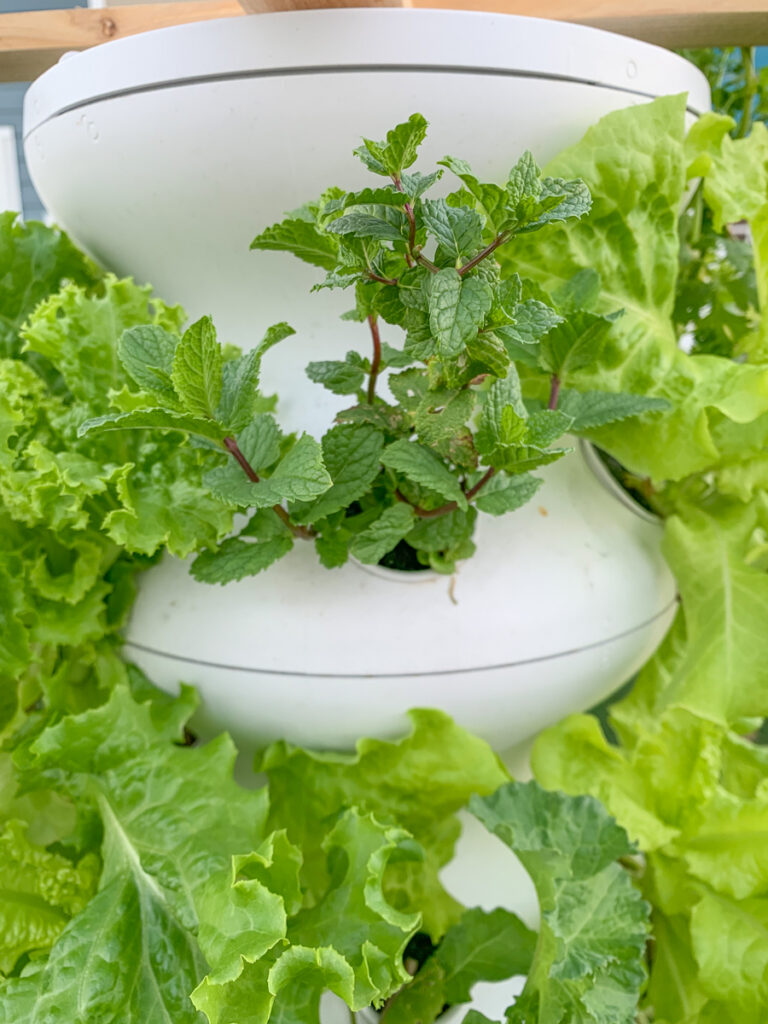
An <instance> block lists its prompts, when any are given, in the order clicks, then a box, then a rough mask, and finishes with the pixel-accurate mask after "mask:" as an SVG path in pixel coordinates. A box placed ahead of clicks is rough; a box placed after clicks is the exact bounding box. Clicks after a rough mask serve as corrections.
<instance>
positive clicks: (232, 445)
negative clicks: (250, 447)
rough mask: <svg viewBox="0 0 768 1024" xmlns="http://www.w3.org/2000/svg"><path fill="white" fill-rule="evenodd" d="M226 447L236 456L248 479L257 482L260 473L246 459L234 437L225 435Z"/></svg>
mask: <svg viewBox="0 0 768 1024" xmlns="http://www.w3.org/2000/svg"><path fill="white" fill-rule="evenodd" d="M224 447H225V448H226V449H227V451H228V452H229V454H230V455H232V456H234V458H235V460H236V461H237V462H238V463H239V464H240V468H241V469H242V470H243V472H244V473H245V475H246V476H247V477H248V479H249V480H251V481H252V482H253V483H255V484H257V483H258V482H259V475H258V473H257V472H256V470H255V469H254V468H253V466H252V465H251V464H250V462H249V461H248V459H246V457H245V456H244V455H243V453H242V452H241V451H240V448H239V446H238V444H237V441H236V440H235V439H234V437H225V438H224Z"/></svg>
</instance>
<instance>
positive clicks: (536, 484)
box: [475, 473, 544, 516]
mask: <svg viewBox="0 0 768 1024" xmlns="http://www.w3.org/2000/svg"><path fill="white" fill-rule="evenodd" d="M543 482H544V481H543V480H542V479H541V478H540V477H535V476H531V475H530V474H529V473H520V474H517V475H515V476H507V475H506V474H505V473H497V474H496V475H495V476H493V477H491V479H490V480H489V481H488V483H487V484H484V485H483V487H482V489H481V490H480V491H479V492H478V494H477V497H476V498H475V505H476V506H477V507H478V508H479V509H480V511H481V512H487V513H488V514H489V515H492V516H502V515H504V514H505V513H506V512H513V511H514V510H515V509H518V508H522V506H523V505H525V504H527V503H528V502H529V501H530V500H531V498H532V497H533V496H534V494H536V492H537V491H538V489H539V488H540V487H541V485H542V483H543Z"/></svg>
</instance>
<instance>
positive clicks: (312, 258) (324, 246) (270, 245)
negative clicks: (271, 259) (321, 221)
mask: <svg viewBox="0 0 768 1024" xmlns="http://www.w3.org/2000/svg"><path fill="white" fill-rule="evenodd" d="M251 249H265V250H270V251H275V250H276V251H278V252H290V253H292V254H293V255H294V256H298V258H299V259H300V260H303V261H304V262H305V263H311V264H312V265H313V266H315V267H322V268H323V270H333V269H334V268H335V266H336V258H337V254H338V241H337V240H336V239H335V238H334V237H333V235H329V234H326V232H324V231H320V230H318V229H317V228H316V227H315V225H314V224H311V223H308V222H307V221H305V220H292V219H288V220H284V221H282V222H281V223H279V224H273V225H272V227H269V228H266V229H265V230H264V231H262V232H261V234H259V235H257V236H256V237H255V238H254V240H253V241H252V242H251Z"/></svg>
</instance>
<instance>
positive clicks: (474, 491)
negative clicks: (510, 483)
mask: <svg viewBox="0 0 768 1024" xmlns="http://www.w3.org/2000/svg"><path fill="white" fill-rule="evenodd" d="M495 472H496V470H495V469H494V468H493V466H491V468H490V469H488V470H486V472H485V475H484V476H483V477H481V479H480V480H478V481H477V483H476V484H475V486H474V487H470V489H469V490H468V491H467V501H472V499H473V498H474V496H475V495H476V494H477V492H478V491H479V490H480V488H481V487H485V485H486V484H487V483H488V481H489V480H490V479H491V477H492V476H493V474H494V473H495Z"/></svg>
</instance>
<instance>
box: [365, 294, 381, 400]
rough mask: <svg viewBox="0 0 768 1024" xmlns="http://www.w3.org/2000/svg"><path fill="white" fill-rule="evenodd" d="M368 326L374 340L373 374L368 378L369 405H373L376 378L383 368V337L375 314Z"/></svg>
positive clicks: (370, 318) (369, 319) (370, 317)
mask: <svg viewBox="0 0 768 1024" xmlns="http://www.w3.org/2000/svg"><path fill="white" fill-rule="evenodd" d="M368 326H369V327H370V329H371V337H372V338H373V359H371V372H370V375H369V377H368V404H369V405H373V399H374V397H375V395H376V378H377V377H378V375H379V367H380V366H381V336H380V335H379V324H378V321H377V319H376V317H375V316H374V315H373V313H371V315H370V316H369V317H368Z"/></svg>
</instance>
